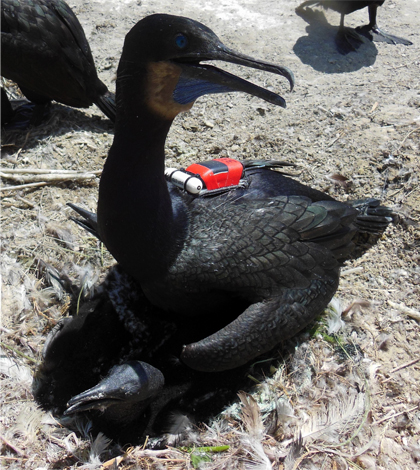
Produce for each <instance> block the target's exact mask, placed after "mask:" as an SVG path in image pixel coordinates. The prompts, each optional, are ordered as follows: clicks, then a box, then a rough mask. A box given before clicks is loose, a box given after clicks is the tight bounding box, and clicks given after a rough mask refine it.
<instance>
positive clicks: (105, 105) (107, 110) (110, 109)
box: [95, 91, 117, 122]
mask: <svg viewBox="0 0 420 470" xmlns="http://www.w3.org/2000/svg"><path fill="white" fill-rule="evenodd" d="M95 104H96V106H97V107H98V108H99V109H100V110H101V111H102V112H103V113H104V114H105V115H106V116H107V117H108V118H109V119H110V120H111V121H112V122H115V115H116V111H117V107H116V105H115V94H114V93H112V92H110V91H107V92H106V93H105V94H103V95H101V96H99V97H98V98H97V99H96V100H95Z"/></svg>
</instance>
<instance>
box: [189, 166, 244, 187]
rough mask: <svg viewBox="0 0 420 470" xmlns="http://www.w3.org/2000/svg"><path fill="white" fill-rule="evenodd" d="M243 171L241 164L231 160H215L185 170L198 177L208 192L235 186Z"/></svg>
mask: <svg viewBox="0 0 420 470" xmlns="http://www.w3.org/2000/svg"><path fill="white" fill-rule="evenodd" d="M243 170H244V167H243V165H242V163H241V162H239V161H238V160H234V159H233V158H216V159H215V160H211V161H209V162H202V163H194V164H192V165H190V166H189V167H188V168H186V171H188V172H190V173H193V174H195V175H198V176H199V177H200V178H201V179H202V180H203V182H204V184H205V185H206V189H207V190H209V191H211V190H214V189H220V188H227V187H229V186H237V185H238V184H239V181H240V179H241V177H242V173H243Z"/></svg>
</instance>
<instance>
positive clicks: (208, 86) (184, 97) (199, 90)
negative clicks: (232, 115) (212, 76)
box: [172, 74, 235, 104]
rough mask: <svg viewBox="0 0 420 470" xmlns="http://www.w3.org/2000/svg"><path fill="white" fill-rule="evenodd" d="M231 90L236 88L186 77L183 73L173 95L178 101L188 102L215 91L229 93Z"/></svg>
mask: <svg viewBox="0 0 420 470" xmlns="http://www.w3.org/2000/svg"><path fill="white" fill-rule="evenodd" d="M230 91H235V90H232V89H231V88H230V87H228V86H226V85H221V84H218V83H211V82H206V81H204V80H200V79H194V78H191V77H185V76H183V75H182V74H181V76H180V77H179V81H178V84H177V86H176V88H175V90H174V93H173V95H172V96H173V99H174V101H176V102H177V103H179V104H188V103H192V102H193V101H195V100H196V99H197V98H200V96H204V95H210V94H214V93H228V92H230Z"/></svg>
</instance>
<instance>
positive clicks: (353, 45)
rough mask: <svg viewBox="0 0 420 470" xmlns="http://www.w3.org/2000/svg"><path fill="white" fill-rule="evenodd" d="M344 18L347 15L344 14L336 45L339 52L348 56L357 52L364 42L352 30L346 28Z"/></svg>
mask: <svg viewBox="0 0 420 470" xmlns="http://www.w3.org/2000/svg"><path fill="white" fill-rule="evenodd" d="M344 17H345V15H344V14H343V13H342V14H341V19H340V26H339V28H338V32H337V36H336V37H335V44H336V46H337V50H338V52H339V53H340V54H343V55H346V54H348V53H349V52H353V51H356V50H357V49H358V48H359V47H360V46H361V45H362V44H363V40H362V38H361V37H360V36H359V35H358V34H357V33H356V32H355V31H354V30H353V29H352V28H347V27H345V26H344Z"/></svg>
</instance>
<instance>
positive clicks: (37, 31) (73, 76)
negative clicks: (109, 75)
mask: <svg viewBox="0 0 420 470" xmlns="http://www.w3.org/2000/svg"><path fill="white" fill-rule="evenodd" d="M1 74H2V76H4V77H6V78H8V79H10V80H13V81H14V82H16V83H17V84H18V85H19V88H20V89H21V91H22V93H23V94H24V95H25V96H26V97H27V98H28V100H30V101H31V102H32V103H34V104H35V105H36V106H35V110H34V115H33V117H32V119H31V124H38V123H39V121H40V120H41V119H42V116H43V114H44V110H45V107H47V106H48V105H49V103H50V102H51V101H52V100H54V101H57V102H59V103H63V104H65V105H67V106H73V107H76V108H88V107H89V106H91V105H92V104H93V103H95V104H96V105H97V106H98V107H99V108H100V109H101V111H102V112H103V113H104V114H106V116H108V117H109V119H111V120H112V121H114V120H115V100H114V95H113V93H111V92H109V91H108V89H107V87H106V85H105V84H104V83H103V82H102V81H101V80H100V79H99V78H98V75H97V72H96V68H95V63H94V61H93V57H92V53H91V50H90V47H89V43H88V41H87V39H86V36H85V33H84V31H83V28H82V26H81V24H80V23H79V20H78V19H77V18H76V16H75V14H74V13H73V11H72V10H71V9H70V7H69V6H68V5H67V3H66V2H64V1H63V0H3V1H2V2H1ZM4 99H7V96H6V97H5V96H4V95H3V93H2V102H3V100H4ZM9 120H10V117H9ZM2 123H3V121H2Z"/></svg>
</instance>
